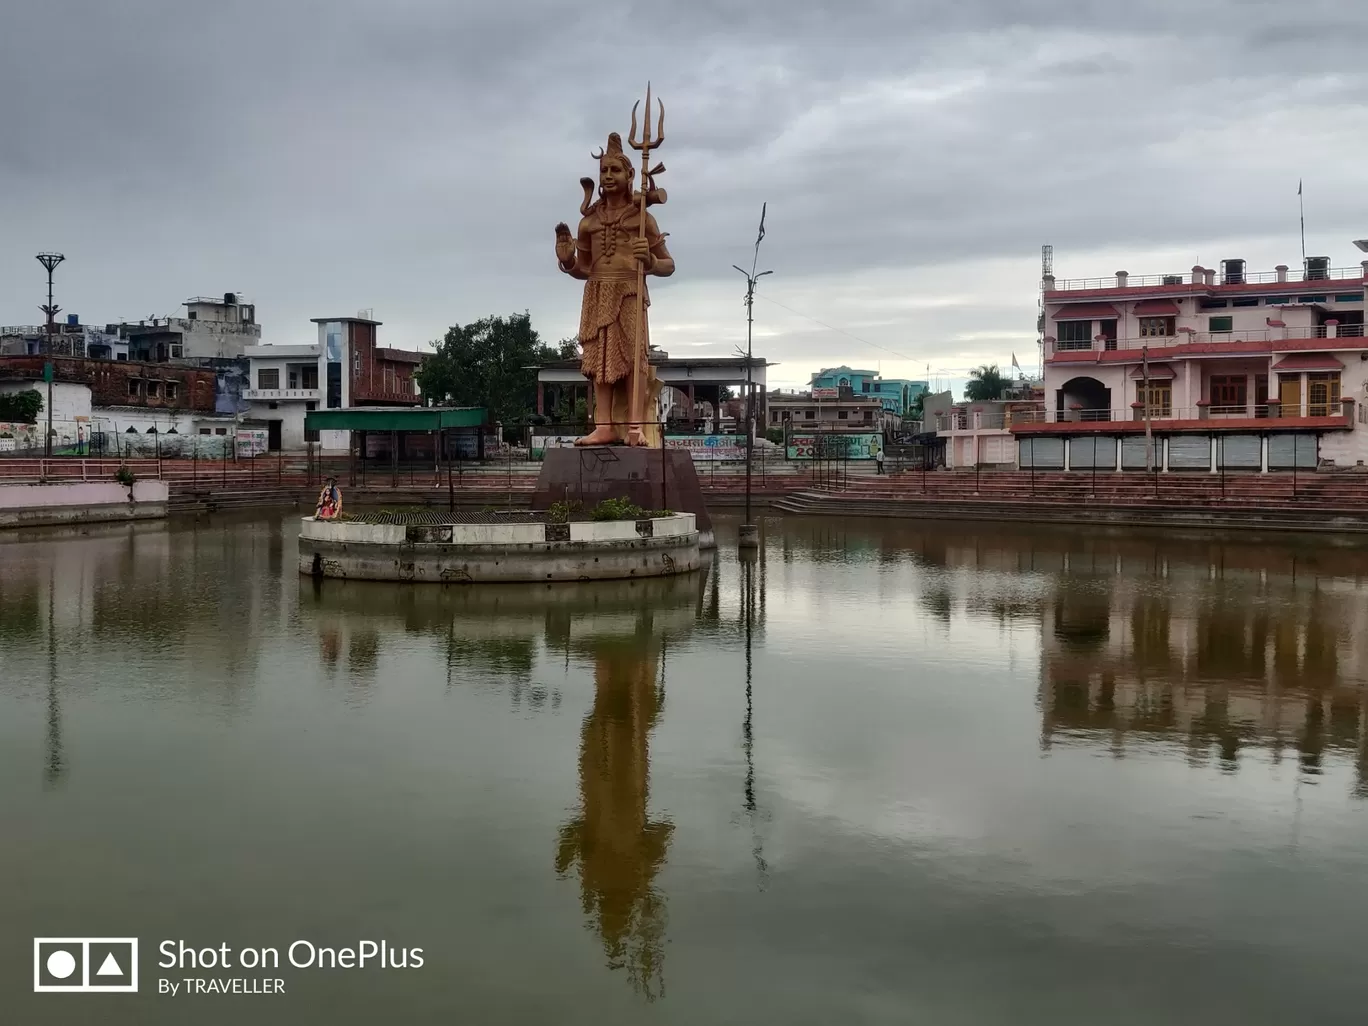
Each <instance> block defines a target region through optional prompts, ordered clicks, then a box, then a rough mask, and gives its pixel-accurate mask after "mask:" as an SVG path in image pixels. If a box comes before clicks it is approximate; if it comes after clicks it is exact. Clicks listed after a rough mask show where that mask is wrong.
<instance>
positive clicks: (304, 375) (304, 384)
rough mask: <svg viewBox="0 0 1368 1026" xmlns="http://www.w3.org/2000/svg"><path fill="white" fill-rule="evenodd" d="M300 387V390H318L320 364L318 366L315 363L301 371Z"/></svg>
mask: <svg viewBox="0 0 1368 1026" xmlns="http://www.w3.org/2000/svg"><path fill="white" fill-rule="evenodd" d="M299 387H300V388H317V387H318V364H316V363H315V364H311V365H310V366H308V367H304V368H302V369H301V370H300V374H299Z"/></svg>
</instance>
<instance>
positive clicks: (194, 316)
mask: <svg viewBox="0 0 1368 1026" xmlns="http://www.w3.org/2000/svg"><path fill="white" fill-rule="evenodd" d="M189 319H190V320H192V321H197V320H199V313H198V312H196V311H194V310H191V311H190V317H189Z"/></svg>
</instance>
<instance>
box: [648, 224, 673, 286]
mask: <svg viewBox="0 0 1368 1026" xmlns="http://www.w3.org/2000/svg"><path fill="white" fill-rule="evenodd" d="M646 238H647V239H648V240H649V241H650V243H651V256H652V257H653V258H654V260H655V262H654V263H653V264H652V265H651V273H652V274H653V275H655V276H656V277H657V278H668V277H669V276H670V275H672V274H674V269H675V263H674V257H672V256H670V251H669V249H668V248H667V247H666V246H665V236H664V235H662V234H661V233H660V226H659V225H658V224H656V220H655V218H654V217H652V216H651V215H650V214H647V215H646Z"/></svg>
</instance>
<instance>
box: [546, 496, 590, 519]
mask: <svg viewBox="0 0 1368 1026" xmlns="http://www.w3.org/2000/svg"><path fill="white" fill-rule="evenodd" d="M583 508H584V503H582V502H580V501H579V499H567V500H566V501H565V502H553V503H551V507H550V508H549V509H548V510H547V511H546V519H547V521H548V522H549V523H552V524H564V523H566V522H568V521H569V519H570V518H571V517H572V516H574V515H575V514H576V513H578V512H579V511H580V510H582V509H583Z"/></svg>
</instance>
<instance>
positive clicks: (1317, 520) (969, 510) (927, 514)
mask: <svg viewBox="0 0 1368 1026" xmlns="http://www.w3.org/2000/svg"><path fill="white" fill-rule="evenodd" d="M770 508H771V509H776V510H779V511H781V512H786V513H794V514H801V515H804V516H867V517H894V518H910V519H933V520H989V521H1013V522H1022V523H1048V524H1069V525H1073V524H1080V523H1095V524H1109V525H1114V526H1120V527H1143V526H1168V527H1181V528H1201V529H1212V528H1217V529H1220V528H1236V529H1254V530H1265V531H1315V532H1340V533H1344V532H1353V533H1368V509H1361V510H1360V509H1326V508H1319V507H1308V506H1307V505H1305V504H1300V505H1297V506H1295V507H1293V506H1286V507H1240V506H1234V507H1231V506H1221V507H1213V506H1211V505H1209V504H1208V505H1202V506H1197V505H1181V504H1180V505H1173V504H1167V503H1147V504H1140V505H1123V504H1101V503H1072V502H1059V501H1038V502H1032V501H1023V500H1016V501H1011V502H1002V501H993V500H986V499H981V498H980V499H976V500H972V501H965V500H952V499H946V498H925V499H923V498H911V497H901V498H897V499H881V498H873V497H869V496H862V495H857V494H854V493H850V492H845V493H834V494H833V493H824V492H799V493H795V494H794V495H790V496H785V497H782V498H779V499H775V500H773V501H772V502H771V503H770Z"/></svg>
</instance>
